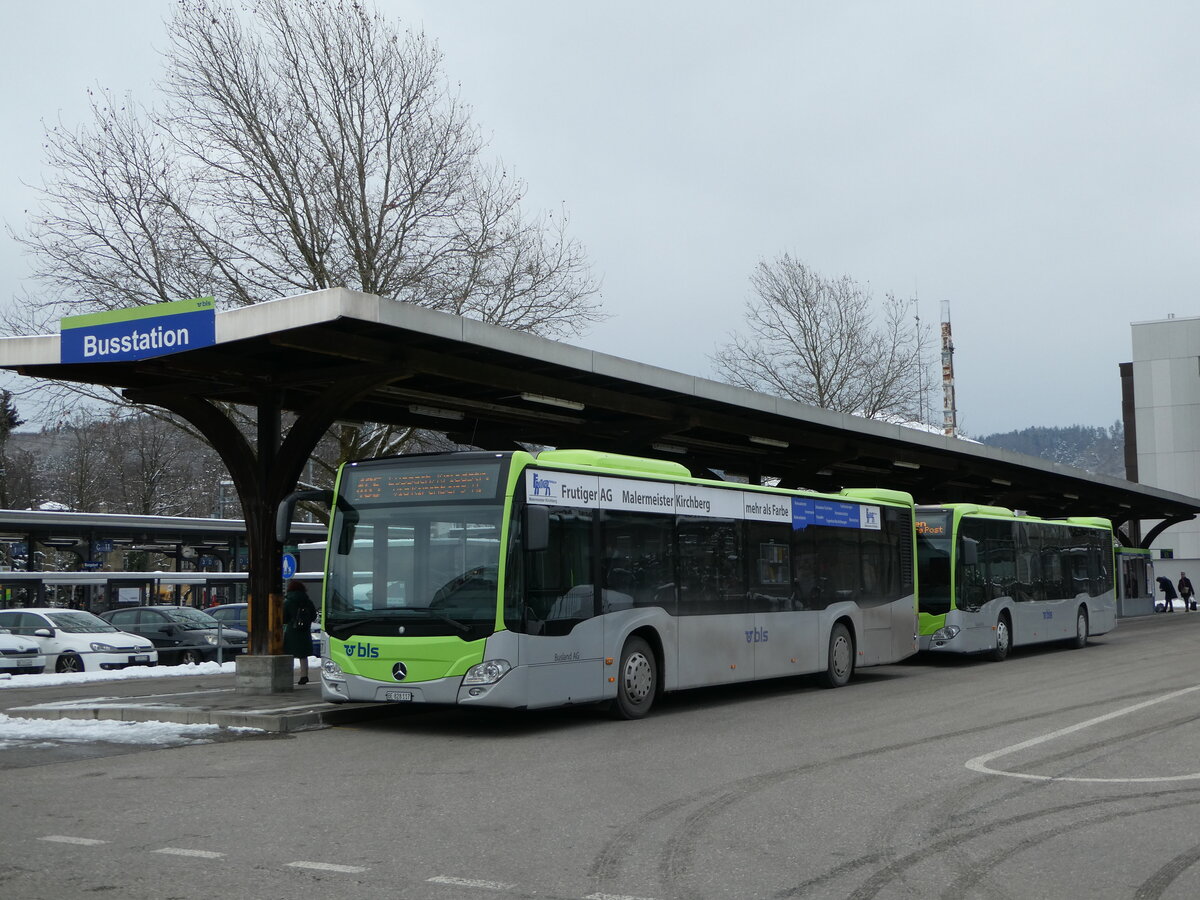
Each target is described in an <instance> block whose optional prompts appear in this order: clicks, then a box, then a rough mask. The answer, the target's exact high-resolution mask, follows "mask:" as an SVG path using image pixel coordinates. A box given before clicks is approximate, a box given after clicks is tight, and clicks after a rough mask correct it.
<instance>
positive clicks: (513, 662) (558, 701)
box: [279, 450, 917, 718]
mask: <svg viewBox="0 0 1200 900" xmlns="http://www.w3.org/2000/svg"><path fill="white" fill-rule="evenodd" d="M301 497H303V498H306V499H313V494H312V492H301V493H300V494H296V495H293V496H292V497H291V498H289V499H288V500H287V501H285V502H284V504H283V505H281V507H280V510H279V522H280V523H281V528H282V529H284V530H286V523H287V522H288V521H289V520H290V513H291V506H292V505H293V504H294V502H295V501H296V499H299V498H301ZM324 499H326V500H328V501H329V502H330V503H331V505H332V515H331V518H330V531H329V540H328V543H327V549H326V561H325V579H324V585H323V591H322V595H323V618H322V622H323V627H324V631H325V635H326V647H325V652H324V659H323V660H322V671H321V691H322V696H323V697H324V698H325V699H326V700H329V701H333V702H344V701H352V700H353V701H363V700H365V701H391V702H397V703H439V704H458V705H461V706H477V707H509V708H527V709H534V708H540V707H551V706H562V705H567V704H581V703H607V704H608V705H609V707H610V709H611V710H612V712H613V713H614V714H615V715H616V716H617V717H620V718H638V717H641V716H643V715H645V714H646V713H647V711H648V710H649V709H650V707H651V705H652V704H653V703H654V701H655V699H656V698H657V697H659V696H660V695H661V694H662V693H664V692H666V691H674V690H679V689H683V688H692V687H700V686H706V685H716V684H725V683H730V682H738V681H750V680H754V679H762V678H776V677H780V676H788V675H798V674H803V673H816V674H819V676H820V678H821V680H822V682H823V683H824V684H825V685H827V686H830V687H837V686H841V685H844V684H846V683H847V682H848V681H849V680H850V678H851V676H852V674H853V672H854V670H855V668H856V667H858V666H874V665H883V664H886V663H894V662H897V661H899V660H901V659H903V658H905V657H907V656H910V655H911V654H913V653H915V652H916V650H917V631H916V629H917V611H916V595H915V579H914V570H915V566H914V560H915V555H916V539H915V534H914V530H913V511H914V507H913V501H912V497H911V496H910V495H908V494H905V493H902V492H898V491H888V490H862V489H856V490H845V491H842V492H841V493H839V494H819V493H813V492H802V491H786V490H781V489H775V488H769V487H757V486H751V485H746V484H736V483H732V482H722V481H716V480H703V479H697V478H693V477H691V475H690V473H689V471H688V470H687V469H686V468H685V467H684V466H682V465H680V464H678V463H674V462H666V461H660V460H651V459H642V458H637V457H631V456H622V455H617V454H608V453H599V452H593V451H586V450H547V451H543V452H541V453H540V454H537V455H536V456H535V455H531V454H529V453H525V452H521V451H516V452H505V453H494V452H479V451H471V452H461V453H444V454H424V455H413V456H402V457H394V458H386V459H373V460H364V461H361V462H351V463H346V464H345V465H344V466H343V467H342V469H341V470H340V472H339V475H338V480H337V484H336V487H335V489H334V491H333V492H326V493H325V495H324Z"/></svg>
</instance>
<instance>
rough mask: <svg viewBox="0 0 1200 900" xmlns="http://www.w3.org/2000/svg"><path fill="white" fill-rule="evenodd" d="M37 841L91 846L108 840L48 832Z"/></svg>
mask: <svg viewBox="0 0 1200 900" xmlns="http://www.w3.org/2000/svg"><path fill="white" fill-rule="evenodd" d="M38 840H39V841H51V842H53V843H55V844H79V845H80V846H82V847H93V846H95V845H96V844H107V843H108V841H98V840H96V839H95V838H80V837H68V836H67V835H65V834H48V835H46V836H45V837H43V838H38Z"/></svg>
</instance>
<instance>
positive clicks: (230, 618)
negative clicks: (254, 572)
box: [204, 603, 321, 656]
mask: <svg viewBox="0 0 1200 900" xmlns="http://www.w3.org/2000/svg"><path fill="white" fill-rule="evenodd" d="M249 608H250V604H248V603H222V604H221V605H220V606H210V607H209V608H208V609H206V610H204V611H205V612H206V613H208V614H209V615H210V616H212V617H213V618H214V619H216V620H217V621H218V622H220V623H222V624H223V625H227V626H229V627H231V628H240V629H241V630H242V631H249V630H250V629H249V627H248V626H249V623H248V621H247V620H248V617H249V613H248V610H249ZM310 630H311V631H312V645H313V648H312V655H313V656H320V655H321V623H320V622H313V623H312V626H311V629H310Z"/></svg>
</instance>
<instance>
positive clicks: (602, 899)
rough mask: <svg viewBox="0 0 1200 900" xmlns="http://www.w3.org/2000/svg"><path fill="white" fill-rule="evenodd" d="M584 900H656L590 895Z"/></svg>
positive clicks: (626, 896) (619, 895)
mask: <svg viewBox="0 0 1200 900" xmlns="http://www.w3.org/2000/svg"><path fill="white" fill-rule="evenodd" d="M583 900H654V898H653V897H631V896H630V895H628V894H588V895H587V896H586V897H584V898H583Z"/></svg>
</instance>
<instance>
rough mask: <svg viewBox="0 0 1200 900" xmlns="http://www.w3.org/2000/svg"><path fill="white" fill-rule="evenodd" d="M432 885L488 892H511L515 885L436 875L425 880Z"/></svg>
mask: <svg viewBox="0 0 1200 900" xmlns="http://www.w3.org/2000/svg"><path fill="white" fill-rule="evenodd" d="M425 880H426V881H428V882H431V883H432V884H450V885H453V886H454V887H470V888H483V889H484V890H488V891H511V890H512V889H513V888H515V887H516V885H515V884H505V883H504V882H503V881H477V880H476V879H474V878H454V877H453V876H450V875H435V876H433V877H432V878H427V879H425Z"/></svg>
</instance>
